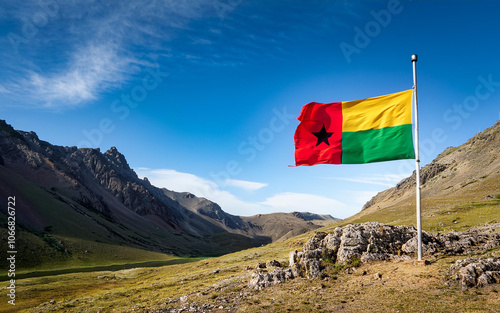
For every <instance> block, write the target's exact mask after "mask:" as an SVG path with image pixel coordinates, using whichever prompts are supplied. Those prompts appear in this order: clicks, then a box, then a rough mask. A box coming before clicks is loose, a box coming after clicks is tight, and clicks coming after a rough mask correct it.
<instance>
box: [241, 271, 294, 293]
mask: <svg viewBox="0 0 500 313" xmlns="http://www.w3.org/2000/svg"><path fill="white" fill-rule="evenodd" d="M293 278H294V276H293V273H292V270H291V269H290V268H287V269H283V268H281V267H276V268H275V269H274V270H272V271H271V272H268V273H254V274H253V275H252V279H251V280H250V282H249V283H248V287H249V288H251V289H257V290H262V289H264V288H266V287H269V286H272V285H276V284H280V283H282V282H284V281H286V280H289V279H293Z"/></svg>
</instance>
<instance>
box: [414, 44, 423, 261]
mask: <svg viewBox="0 0 500 313" xmlns="http://www.w3.org/2000/svg"><path fill="white" fill-rule="evenodd" d="M417 60H418V56H417V55H416V54H413V55H412V56H411V62H412V63H413V99H414V102H413V103H414V104H415V167H416V172H415V178H416V179H415V181H416V194H417V199H416V201H417V236H418V237H417V238H418V260H419V261H422V218H421V215H422V214H421V211H420V159H419V154H418V98H417Z"/></svg>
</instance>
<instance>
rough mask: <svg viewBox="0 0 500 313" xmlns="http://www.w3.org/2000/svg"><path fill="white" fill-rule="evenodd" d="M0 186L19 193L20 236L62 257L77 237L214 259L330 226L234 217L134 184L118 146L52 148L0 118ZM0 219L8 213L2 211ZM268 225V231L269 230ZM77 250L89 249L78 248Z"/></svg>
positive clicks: (283, 216) (283, 217)
mask: <svg viewBox="0 0 500 313" xmlns="http://www.w3.org/2000/svg"><path fill="white" fill-rule="evenodd" d="M0 185H1V186H2V189H1V190H0V196H2V197H7V196H9V195H18V198H19V203H20V206H22V207H23V210H22V211H20V213H19V215H18V220H19V223H20V225H21V227H22V228H23V231H24V232H26V233H27V235H26V236H28V234H30V235H34V236H35V237H38V238H39V239H42V240H43V241H40V240H38V239H36V240H38V241H39V242H38V243H39V244H40V245H45V244H52V245H54V246H58V247H59V248H58V249H59V250H61V251H68V253H66V255H65V256H66V257H68V258H75V255H78V254H79V253H83V252H81V251H80V252H78V251H75V248H74V247H73V248H71V244H72V242H73V239H75V238H76V239H78V240H80V239H84V241H87V242H94V243H95V242H102V243H106V244H114V245H124V246H131V247H135V248H139V249H145V250H149V251H158V252H162V253H168V254H173V255H219V254H224V253H227V252H232V251H237V250H241V249H243V248H250V247H253V246H260V245H262V244H266V243H270V242H272V241H275V240H279V239H281V238H287V236H290V234H292V233H294V234H295V233H297V232H299V233H302V232H305V231H308V230H311V229H316V228H319V227H321V226H322V225H324V223H325V221H328V220H329V219H328V218H326V219H325V218H324V217H320V216H319V215H314V214H310V213H308V214H309V215H310V216H311V219H310V220H306V219H303V218H300V216H296V215H294V214H292V213H280V214H277V215H276V214H275V215H272V216H267V217H266V218H265V219H262V218H259V217H257V216H256V217H240V216H234V215H231V214H229V213H226V212H224V211H223V210H222V208H221V207H220V206H219V205H218V204H216V203H214V202H212V201H210V200H207V199H204V198H199V197H196V196H194V195H193V194H190V193H185V192H174V191H170V190H167V189H162V188H158V187H156V186H153V185H152V184H151V183H150V182H149V181H148V180H147V178H144V179H141V178H139V177H138V176H137V174H136V173H135V172H134V170H133V169H131V168H130V166H129V164H128V163H127V160H126V158H125V156H124V155H123V154H121V153H120V152H119V151H118V149H117V148H116V147H111V148H110V149H108V150H107V151H105V152H104V153H102V152H101V151H100V149H91V148H80V149H79V148H77V147H74V146H73V147H63V146H57V145H52V144H50V143H48V142H46V141H43V140H40V139H39V138H38V136H37V134H36V133H34V132H32V131H31V132H25V131H16V130H15V129H14V128H13V127H12V126H10V125H9V124H7V123H6V122H5V121H3V120H0ZM0 214H6V208H5V207H4V206H3V205H0ZM304 214H305V213H304ZM306 215H307V214H305V215H304V216H306ZM309 215H308V216H309ZM315 216H316V217H317V219H315ZM271 221H272V224H273V227H267V225H266V223H270V222H271ZM316 221H318V223H317V224H316V223H315V222H316ZM331 221H332V222H333V221H334V220H333V219H331ZM1 226H2V229H5V228H6V225H1ZM271 228H275V229H273V230H272V231H271V230H270V229H271ZM284 236H285V237H284ZM30 238H31V237H30ZM76 250H83V251H86V250H88V249H85V248H84V244H81V245H80V246H79V248H78V249H76ZM72 253H73V255H72ZM35 263H36V262H35Z"/></svg>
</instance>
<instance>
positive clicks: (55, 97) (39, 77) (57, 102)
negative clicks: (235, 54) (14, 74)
mask: <svg viewBox="0 0 500 313" xmlns="http://www.w3.org/2000/svg"><path fill="white" fill-rule="evenodd" d="M133 63H134V62H133V60H130V59H127V58H124V57H120V56H118V51H117V49H115V48H113V47H112V46H111V45H100V46H94V45H90V46H88V47H84V48H82V49H80V50H78V51H75V52H74V53H73V55H72V57H71V60H70V62H68V68H64V69H62V70H60V71H58V72H55V73H44V74H42V73H37V72H34V71H29V73H28V78H25V79H21V80H19V81H18V82H17V84H15V85H11V86H10V87H11V91H12V90H14V91H17V92H18V93H20V92H21V90H15V89H16V87H17V88H21V89H22V90H24V92H25V95H26V96H28V97H31V98H33V101H36V102H39V103H40V104H41V105H43V106H45V107H58V106H61V105H64V106H66V107H75V106H78V105H80V104H81V103H83V102H85V101H90V100H94V99H96V98H97V97H98V95H99V94H100V93H101V92H103V91H106V90H108V89H109V88H113V87H119V86H120V85H121V84H122V83H123V82H124V81H125V80H126V75H127V74H129V73H130V67H131V65H132V64H133ZM27 91H29V92H27Z"/></svg>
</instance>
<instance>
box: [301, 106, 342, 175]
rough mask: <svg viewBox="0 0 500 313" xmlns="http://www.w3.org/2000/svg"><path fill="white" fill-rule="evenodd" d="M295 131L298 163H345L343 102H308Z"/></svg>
mask: <svg viewBox="0 0 500 313" xmlns="http://www.w3.org/2000/svg"><path fill="white" fill-rule="evenodd" d="M297 119H298V120H299V121H300V124H299V126H298V127H297V130H296V131H295V165H297V166H298V165H314V164H341V163H342V102H334V103H317V102H311V103H308V104H306V105H305V106H304V107H303V108H302V111H301V112H300V116H299V117H298V118H297Z"/></svg>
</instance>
